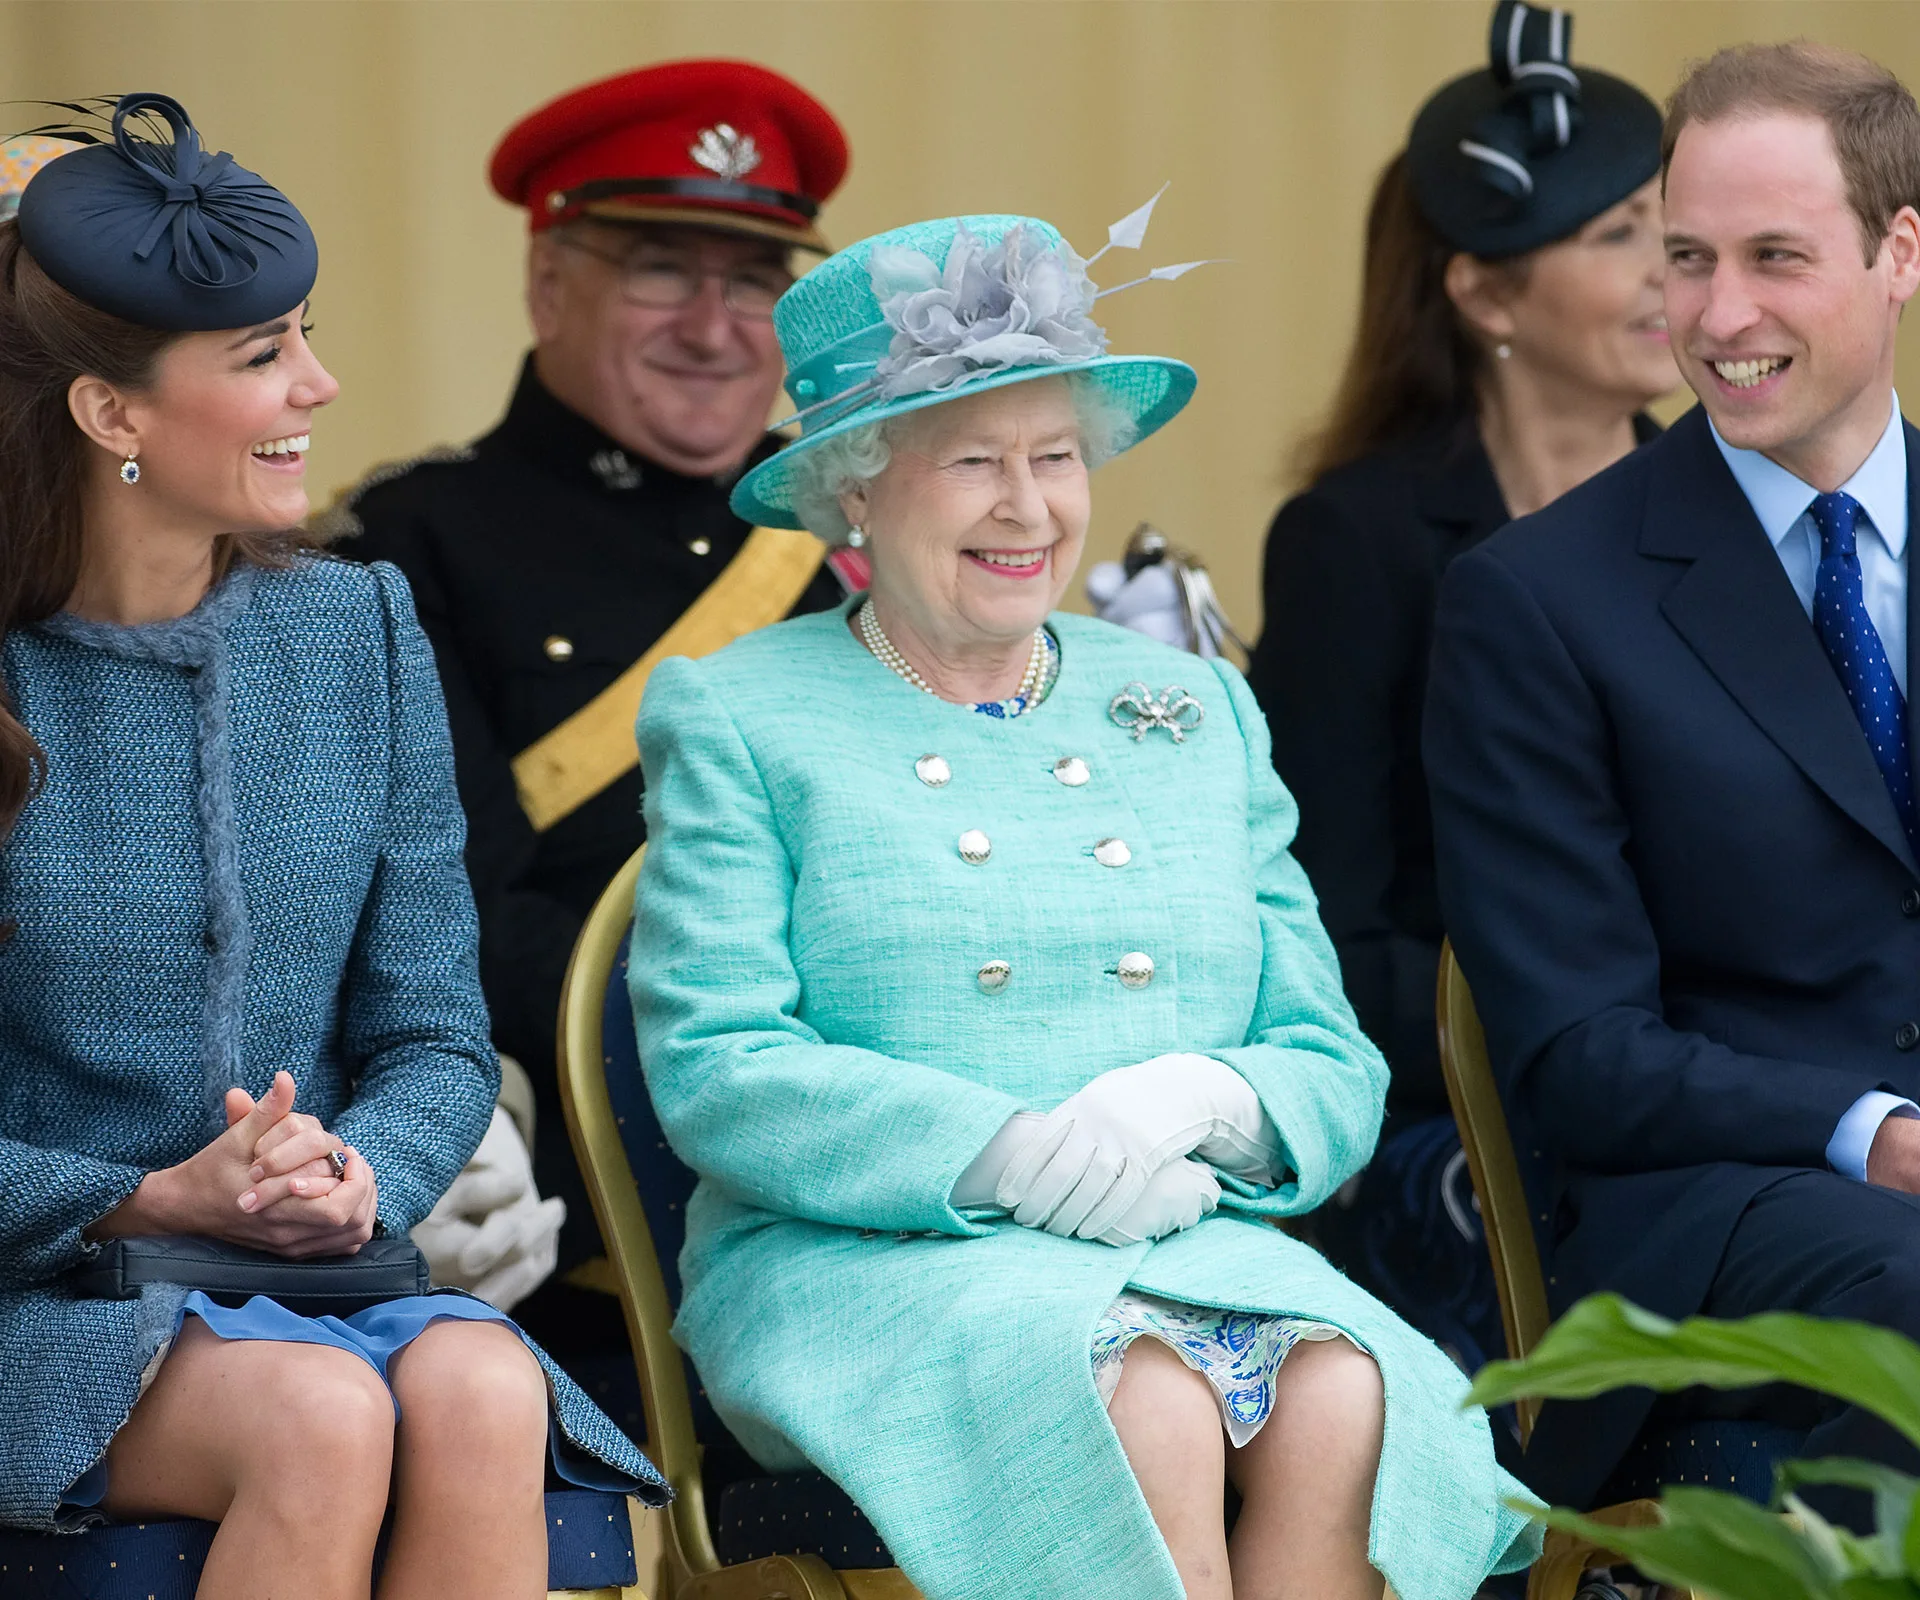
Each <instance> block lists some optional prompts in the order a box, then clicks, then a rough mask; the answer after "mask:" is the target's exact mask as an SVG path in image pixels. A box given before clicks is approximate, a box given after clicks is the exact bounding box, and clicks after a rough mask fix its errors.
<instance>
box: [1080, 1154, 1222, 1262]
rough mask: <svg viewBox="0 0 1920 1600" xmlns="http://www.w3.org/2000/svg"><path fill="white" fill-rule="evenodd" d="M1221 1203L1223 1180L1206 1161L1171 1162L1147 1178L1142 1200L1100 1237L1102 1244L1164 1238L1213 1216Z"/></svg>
mask: <svg viewBox="0 0 1920 1600" xmlns="http://www.w3.org/2000/svg"><path fill="white" fill-rule="evenodd" d="M1219 1204H1220V1180H1219V1179H1218V1178H1216V1177H1214V1175H1213V1168H1212V1167H1210V1166H1208V1165H1207V1164H1206V1163H1205V1162H1204V1161H1194V1160H1192V1159H1190V1158H1189V1159H1182V1160H1179V1161H1169V1162H1168V1163H1167V1164H1166V1165H1165V1166H1164V1167H1162V1168H1161V1169H1160V1170H1159V1171H1158V1172H1156V1173H1155V1174H1154V1175H1153V1176H1152V1177H1151V1178H1149V1179H1147V1186H1146V1188H1145V1189H1143V1190H1141V1191H1140V1198H1139V1199H1138V1200H1136V1201H1134V1203H1133V1204H1132V1205H1131V1206H1130V1207H1129V1208H1128V1209H1127V1213H1126V1215H1125V1216H1123V1217H1122V1218H1121V1219H1120V1220H1119V1221H1118V1222H1116V1223H1115V1224H1114V1225H1113V1226H1112V1227H1111V1228H1109V1229H1107V1231H1106V1232H1105V1233H1103V1234H1101V1235H1100V1242H1101V1243H1102V1244H1111V1245H1119V1246H1125V1245H1130V1244H1139V1243H1141V1242H1142V1241H1144V1240H1147V1239H1164V1238H1165V1237H1166V1236H1167V1235H1168V1234H1170V1233H1179V1232H1181V1231H1182V1230H1183V1229H1186V1228H1191V1227H1192V1226H1193V1225H1194V1224H1195V1223H1196V1222H1198V1221H1199V1220H1200V1219H1201V1218H1202V1217H1208V1216H1212V1215H1213V1212H1214V1210H1215V1208H1216V1207H1218V1206H1219Z"/></svg>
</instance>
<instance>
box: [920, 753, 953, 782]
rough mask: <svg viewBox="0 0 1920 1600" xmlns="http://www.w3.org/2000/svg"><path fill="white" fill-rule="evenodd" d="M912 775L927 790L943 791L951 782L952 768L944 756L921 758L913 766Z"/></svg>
mask: <svg viewBox="0 0 1920 1600" xmlns="http://www.w3.org/2000/svg"><path fill="white" fill-rule="evenodd" d="M913 775H914V776H915V777H916V778H918V779H919V780H920V781H921V782H922V783H924V784H925V785H926V786H927V787H928V788H929V789H944V788H945V787H946V786H947V785H948V784H949V783H951V782H952V781H953V768H952V767H950V766H948V765H947V758H946V757H945V756H922V757H921V758H920V759H919V760H918V761H916V762H914V764H913Z"/></svg>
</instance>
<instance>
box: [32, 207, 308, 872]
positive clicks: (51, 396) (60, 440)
mask: <svg viewBox="0 0 1920 1600" xmlns="http://www.w3.org/2000/svg"><path fill="white" fill-rule="evenodd" d="M178 337H180V336H179V335H178V334H174V333H166V332H162V331H160V330H158V329H155V328H142V327H139V326H137V325H135V324H134V323H131V322H125V321H122V320H121V319H120V318H118V317H114V316H109V315H108V314H107V313H106V312H104V311H97V310H95V309H94V308H93V307H92V306H89V305H86V304H84V303H83V302H82V301H80V300H77V299H75V298H74V296H72V295H70V294H69V293H67V291H66V290H64V289H62V288H61V287H60V286H59V285H58V284H57V283H55V282H54V281H53V280H52V279H51V278H49V277H48V276H47V274H46V273H45V272H44V271H43V270H42V269H41V267H40V265H39V263H38V262H36V261H35V260H34V259H33V257H32V256H30V255H29V254H28V253H27V251H26V249H25V247H24V246H23V245H22V244H21V242H20V231H19V228H18V226H17V225H16V224H15V223H12V222H6V223H0V640H4V639H5V637H6V636H7V635H8V634H9V633H11V632H13V631H14V630H15V629H16V628H22V627H26V626H28V625H29V624H31V623H34V622H38V621H39V620H40V619H41V618H43V617H47V616H51V615H52V614H53V613H54V612H56V611H58V610H59V609H60V608H61V606H63V605H65V604H66V602H67V599H68V597H69V596H70V595H71V594H72V593H73V590H74V585H75V584H76V583H78V582H79V579H80V565H81V556H82V553H83V549H84V537H85V528H84V525H83V510H84V508H83V504H82V502H83V493H84V486H85V480H86V461H87V452H88V451H89V450H91V449H92V448H94V447H93V445H92V444H91V442H90V441H89V440H88V439H87V436H86V435H85V434H83V433H82V432H81V431H80V429H79V426H78V425H77V424H76V423H75V422H74V420H73V414H72V413H71V412H70V411H69V410H68V407H67V391H68V390H69V389H70V388H71V387H72V385H73V382H74V380H75V379H76V378H80V377H95V378H101V379H104V380H105V381H106V382H108V383H110V384H112V385H114V387H116V388H119V389H126V390H135V391H137V390H141V389H144V388H147V387H148V386H149V385H150V384H151V383H152V382H153V376H154V368H155V365H156V364H157V362H158V361H159V359H160V356H161V354H162V352H164V351H165V350H166V348H167V346H168V345H170V344H172V343H173V341H174V340H175V339H176V338H178ZM302 539H303V536H302V535H300V534H299V533H298V532H297V531H292V530H290V531H288V532H286V533H278V534H229V535H226V536H224V537H223V538H222V539H221V540H220V541H219V543H218V545H217V546H216V548H215V550H214V571H215V574H216V576H217V575H219V574H220V573H222V572H224V571H225V570H226V568H227V566H228V565H229V564H230V563H231V562H232V561H233V560H234V559H235V558H236V557H239V558H241V559H243V560H249V561H255V562H258V563H260V564H261V565H265V566H279V565H284V564H285V562H286V560H287V559H288V556H289V554H290V553H291V551H292V550H293V549H294V548H296V547H297V545H298V544H299V543H300V542H302ZM45 776H46V752H45V751H44V750H42V749H41V748H40V744H39V742H38V741H37V740H36V739H35V738H34V737H33V735H32V733H31V732H29V731H28V729H27V727H26V725H25V724H24V723H22V722H21V720H20V718H19V715H18V708H17V707H16V706H15V704H14V701H13V696H12V694H11V693H10V692H9V690H8V688H7V685H6V682H5V679H4V677H0V843H4V842H5V840H6V837H7V835H8V834H9V833H11V832H12V830H13V826H14V824H15V823H16V822H17V821H18V820H19V817H20V813H21V811H22V810H23V809H24V808H25V806H26V804H27V802H28V801H29V800H31V799H32V798H33V796H34V794H35V793H36V792H37V791H38V789H39V786H40V784H41V782H42V780H43V779H44V778H45Z"/></svg>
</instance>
